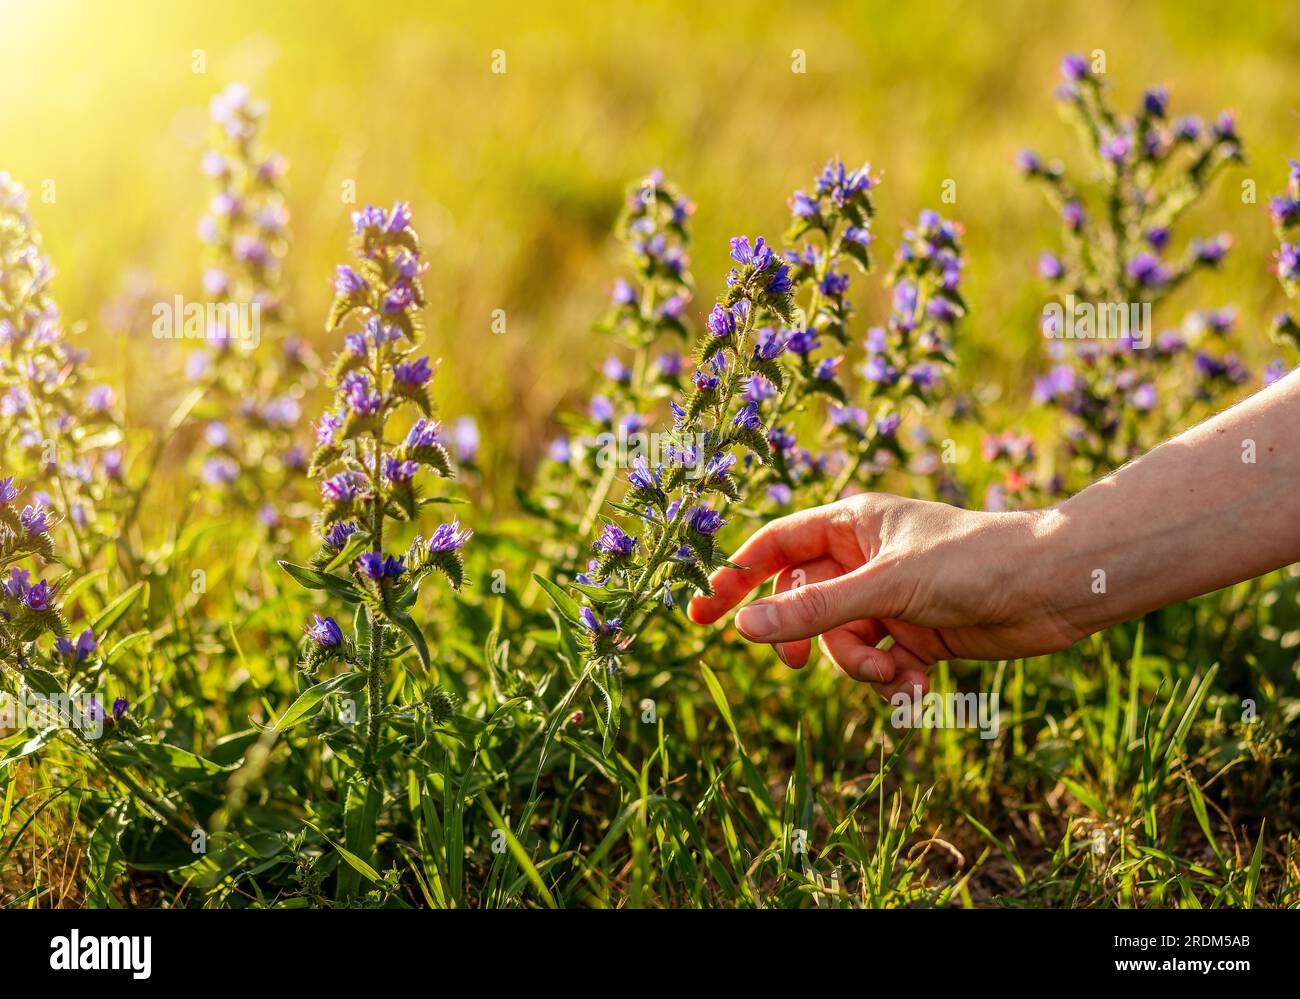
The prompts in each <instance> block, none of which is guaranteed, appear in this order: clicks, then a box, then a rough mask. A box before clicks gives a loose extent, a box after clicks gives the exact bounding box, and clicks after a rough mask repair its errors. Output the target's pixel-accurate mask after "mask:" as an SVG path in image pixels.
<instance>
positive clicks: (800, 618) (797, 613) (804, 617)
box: [793, 586, 830, 625]
mask: <svg viewBox="0 0 1300 999" xmlns="http://www.w3.org/2000/svg"><path fill="white" fill-rule="evenodd" d="M829 605H830V602H829V601H828V600H827V599H826V593H825V591H824V590H823V589H822V588H821V587H819V586H802V587H800V588H799V589H797V590H795V596H794V601H793V607H794V618H795V621H797V622H798V623H799V624H807V625H812V624H817V623H818V622H819V621H821V620H822V619H823V618H824V617H825V616H826V612H827V610H828V609H829Z"/></svg>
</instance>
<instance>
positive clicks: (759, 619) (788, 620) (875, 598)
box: [736, 566, 893, 644]
mask: <svg viewBox="0 0 1300 999" xmlns="http://www.w3.org/2000/svg"><path fill="white" fill-rule="evenodd" d="M885 588H886V584H885V582H884V580H883V579H882V578H881V575H880V573H879V572H878V571H876V570H875V569H873V568H872V567H870V566H862V567H861V568H860V569H855V570H854V571H853V572H850V573H846V574H845V575H843V576H839V577H837V578H835V579H831V580H827V581H826V582H824V583H806V584H805V585H803V586H797V587H794V588H793V589H790V590H787V591H786V592H784V593H777V594H773V595H772V596H770V597H767V598H766V599H763V600H755V601H754V602H753V603H752V604H748V605H746V606H745V607H743V608H741V610H740V612H739V613H738V614H737V615H736V627H737V628H738V629H739V630H740V633H741V634H742V635H744V636H745V637H746V638H748V639H749V640H750V641H753V642H767V643H769V644H770V643H773V642H795V641H799V640H800V639H805V638H815V637H816V636H818V635H823V634H825V633H826V632H828V631H831V630H832V629H834V628H838V627H840V625H844V624H848V623H849V622H850V621H862V620H867V619H869V618H880V617H889V616H891V614H890V611H889V605H890V604H892V603H893V601H890V600H888V598H887V595H886V592H885Z"/></svg>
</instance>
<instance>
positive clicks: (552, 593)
mask: <svg viewBox="0 0 1300 999" xmlns="http://www.w3.org/2000/svg"><path fill="white" fill-rule="evenodd" d="M533 579H535V580H537V585H538V586H540V587H541V588H542V589H543V590H545V591H546V595H547V596H548V597H550V598H551V603H553V604H555V607H556V609H557V610H558V611H559V612H560V613H561V614H563V615H564V617H565V618H566V619H567V620H569V621H572V622H573V623H574V624H581V623H582V618H581V617H579V614H580V613H581V611H582V608H581V607H579V606H578V603H577V601H575V600H574V599H573V598H572V597H571V596H569V595H568V594H567V593H565V592H564V590H563V589H561V588H560V586H559V585H558V584H556V583H553V582H551V580H549V579H547V578H546V577H545V576H540V575H538V574H537V573H533Z"/></svg>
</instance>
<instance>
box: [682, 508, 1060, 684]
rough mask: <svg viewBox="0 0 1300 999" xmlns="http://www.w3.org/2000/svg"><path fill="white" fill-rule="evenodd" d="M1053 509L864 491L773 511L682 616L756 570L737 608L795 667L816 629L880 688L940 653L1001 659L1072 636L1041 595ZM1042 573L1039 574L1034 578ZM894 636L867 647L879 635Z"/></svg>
mask: <svg viewBox="0 0 1300 999" xmlns="http://www.w3.org/2000/svg"><path fill="white" fill-rule="evenodd" d="M1053 521H1054V518H1053V511H1039V512H1033V513H983V512H976V511H971V510H961V509H958V508H956V507H951V506H947V505H946V504H942V503H929V502H924V501H921V500H910V499H903V498H901V497H897V496H890V495H886V494H881V493H868V494H864V495H859V496H853V497H850V498H848V499H844V500H840V501H839V502H837V503H832V504H829V505H827V506H821V507H816V508H814V509H811V510H803V511H801V512H799V513H795V514H791V515H790V516H788V517H782V518H780V519H778V520H774V521H772V522H771V523H769V524H767V525H765V526H764V527H763V528H761V529H760V530H759V531H757V532H756V533H755V534H754V535H753V536H752V537H750V538H749V540H748V541H746V542H745V543H744V545H742V546H741V548H740V550H739V551H738V552H736V554H735V555H734V556H733V557H732V561H733V562H735V563H737V564H738V565H740V566H743V568H739V569H719V570H718V571H717V572H715V573H714V574H713V576H712V578H711V583H712V585H713V595H712V596H707V597H706V596H700V597H696V598H695V599H694V600H693V601H692V602H691V606H690V615H691V619H692V620H693V621H695V622H696V623H697V624H711V623H713V622H714V621H717V620H718V619H719V618H720V617H722V616H723V615H724V614H726V612H727V611H729V610H731V609H732V608H733V607H735V606H736V605H737V604H739V603H740V602H741V600H743V599H744V598H745V596H746V595H747V594H748V593H749V592H750V591H751V590H753V589H755V588H756V587H758V586H760V585H761V584H762V583H764V582H765V581H766V580H768V579H770V578H772V577H773V576H775V577H776V583H775V586H774V590H773V595H772V596H770V597H767V598H765V599H761V600H756V601H754V602H753V603H751V604H749V605H748V606H746V607H744V608H742V609H741V610H740V612H739V613H737V615H736V622H735V623H736V627H737V629H739V631H740V633H741V634H742V635H743V636H744V637H745V638H747V639H748V640H750V641H751V642H763V643H766V644H771V645H774V646H775V647H776V650H777V654H778V655H779V656H780V657H781V660H782V661H783V662H784V663H785V664H786V665H788V666H791V667H793V668H794V669H799V668H802V667H803V666H804V665H805V664H806V663H807V661H808V656H809V654H810V652H811V639H813V638H817V639H818V640H819V644H820V646H821V648H822V651H823V652H824V653H825V654H826V655H827V656H828V657H829V658H830V659H831V660H832V661H833V662H834V663H835V664H836V665H837V666H839V667H840V669H842V670H843V671H844V672H845V673H847V674H848V675H849V676H851V677H853V678H854V679H855V680H860V681H863V682H865V683H871V684H874V685H875V686H876V688H877V690H879V691H880V692H881V693H882V694H883V695H884V696H885V697H890V696H892V694H893V693H894V692H896V691H898V690H908V691H909V692H911V690H912V688H914V687H917V686H919V687H920V688H921V690H922V691H924V690H925V689H927V687H928V685H929V681H928V671H929V669H930V667H931V666H932V665H934V663H936V662H938V661H939V660H941V659H959V658H960V659H1007V658H1015V657H1020V656H1029V655H1040V654H1043V653H1047V652H1053V651H1056V650H1058V649H1063V648H1067V647H1068V646H1070V645H1072V644H1073V643H1074V642H1075V641H1077V640H1078V639H1079V638H1080V637H1082V633H1080V632H1079V631H1078V630H1077V629H1075V628H1073V627H1072V626H1071V625H1070V624H1069V623H1068V622H1067V621H1066V620H1065V619H1064V618H1063V617H1062V616H1061V615H1060V614H1058V613H1057V612H1056V610H1055V609H1054V608H1053V606H1052V605H1051V601H1050V598H1049V597H1048V596H1047V594H1049V593H1050V592H1051V587H1050V586H1048V585H1046V583H1047V581H1048V580H1050V575H1051V571H1052V570H1051V558H1050V552H1051V550H1052V549H1051V545H1050V537H1051V534H1052V528H1053ZM1040 583H1041V584H1042V585H1039V584H1040ZM886 637H891V638H892V639H893V644H892V646H890V647H888V648H884V649H882V648H878V646H879V645H880V644H881V642H882V641H883V640H884V639H885V638H886Z"/></svg>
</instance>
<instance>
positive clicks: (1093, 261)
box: [1019, 56, 1249, 488]
mask: <svg viewBox="0 0 1300 999" xmlns="http://www.w3.org/2000/svg"><path fill="white" fill-rule="evenodd" d="M1061 74H1062V77H1063V80H1062V83H1061V84H1060V86H1059V88H1058V91H1057V96H1058V98H1059V100H1060V102H1061V105H1062V109H1063V112H1064V113H1065V114H1066V115H1067V117H1069V118H1071V119H1072V120H1073V121H1074V122H1075V123H1076V124H1077V125H1078V126H1079V129H1080V131H1081V134H1082V141H1083V145H1084V148H1085V151H1086V153H1087V156H1088V159H1089V167H1088V169H1089V170H1090V171H1091V172H1092V173H1093V174H1094V175H1095V178H1096V180H1095V183H1092V184H1088V185H1084V184H1080V183H1079V182H1078V181H1077V180H1071V179H1070V177H1069V176H1068V175H1067V173H1066V170H1065V168H1064V166H1062V165H1061V164H1060V163H1058V162H1045V161H1044V160H1042V159H1041V158H1040V157H1039V156H1038V155H1037V154H1035V153H1033V152H1031V151H1028V150H1026V151H1023V152H1022V153H1021V154H1020V156H1019V166H1020V169H1021V171H1022V172H1023V173H1024V174H1025V175H1026V176H1027V177H1029V178H1031V179H1033V180H1035V181H1037V182H1038V183H1039V184H1040V186H1041V187H1042V189H1043V191H1044V193H1045V194H1046V196H1047V200H1048V202H1049V203H1050V204H1051V205H1052V207H1053V208H1054V209H1055V211H1056V212H1057V213H1058V214H1059V216H1060V219H1061V222H1062V242H1061V246H1060V248H1059V249H1058V250H1049V251H1045V252H1044V253H1043V254H1042V256H1041V258H1040V260H1039V273H1040V275H1041V276H1042V277H1043V278H1044V279H1045V280H1047V281H1048V282H1049V283H1050V284H1051V285H1052V287H1053V288H1054V289H1055V290H1056V292H1057V294H1058V296H1059V297H1060V298H1061V299H1062V300H1063V301H1064V302H1065V303H1067V304H1070V303H1074V304H1075V305H1079V304H1082V305H1084V306H1086V308H1088V309H1093V310H1098V311H1096V312H1095V314H1096V315H1100V312H1099V310H1100V308H1101V307H1102V306H1116V307H1119V308H1122V309H1123V311H1124V313H1125V315H1124V318H1125V319H1128V318H1129V306H1130V305H1134V306H1138V307H1139V308H1141V307H1142V306H1149V307H1150V309H1151V314H1152V316H1153V317H1154V316H1156V315H1158V308H1157V307H1158V306H1159V305H1160V304H1161V303H1162V302H1163V301H1164V300H1165V299H1166V298H1167V297H1168V296H1169V295H1170V294H1171V293H1172V292H1173V291H1174V290H1175V289H1177V288H1179V287H1181V286H1182V285H1184V284H1185V283H1187V282H1188V281H1189V280H1190V279H1191V278H1192V277H1193V276H1194V275H1196V274H1197V273H1198V272H1201V271H1204V270H1206V269H1209V268H1215V267H1217V266H1219V264H1220V263H1221V261H1222V260H1223V258H1224V256H1225V255H1226V253H1227V252H1228V248H1229V246H1230V242H1231V241H1230V239H1229V237H1228V236H1227V235H1226V234H1220V235H1218V236H1215V237H1212V238H1195V239H1192V240H1190V241H1189V242H1187V243H1186V245H1185V247H1184V248H1183V249H1182V250H1181V251H1177V250H1176V249H1175V247H1176V240H1175V238H1174V234H1175V228H1176V226H1177V223H1178V222H1179V220H1180V219H1181V217H1182V215H1183V214H1184V213H1185V212H1186V211H1187V210H1188V209H1189V208H1190V207H1191V206H1192V205H1193V204H1195V203H1196V202H1197V201H1198V200H1199V199H1200V198H1201V197H1203V196H1204V195H1205V193H1206V192H1207V191H1208V190H1209V188H1210V186H1211V185H1212V184H1213V182H1214V181H1215V180H1216V179H1217V178H1218V176H1219V175H1220V174H1221V173H1222V172H1223V170H1224V169H1225V168H1227V167H1228V166H1229V165H1231V164H1234V163H1239V162H1241V161H1242V159H1243V156H1242V145H1241V139H1240V137H1239V136H1238V134H1237V129H1236V124H1235V121H1234V119H1233V117H1232V115H1231V114H1229V113H1227V112H1225V113H1223V114H1221V115H1220V116H1219V117H1218V118H1217V119H1216V120H1215V121H1214V122H1212V123H1210V124H1205V123H1202V122H1201V121H1200V120H1199V119H1198V118H1196V117H1193V116H1188V117H1183V118H1179V119H1176V120H1171V119H1170V117H1169V107H1168V105H1169V99H1168V94H1167V92H1166V90H1165V89H1164V88H1163V87H1153V88H1151V89H1149V90H1147V91H1146V92H1145V93H1144V94H1143V96H1142V100H1141V102H1140V105H1139V107H1138V108H1137V110H1136V112H1135V113H1134V114H1132V115H1121V114H1120V113H1118V112H1117V111H1116V110H1115V109H1114V107H1113V105H1112V104H1111V102H1110V100H1109V98H1108V96H1107V93H1106V88H1105V86H1104V85H1103V82H1102V79H1101V77H1100V76H1099V75H1098V74H1097V73H1095V72H1094V71H1093V70H1092V68H1091V67H1090V65H1089V63H1088V62H1087V61H1086V60H1085V59H1084V58H1083V57H1082V56H1067V57H1066V58H1065V60H1064V61H1063V63H1062V66H1061ZM1081 315H1084V314H1083V313H1081ZM1109 315H1115V316H1118V313H1116V312H1110V313H1109ZM1084 318H1085V322H1086V324H1087V325H1092V326H1094V327H1095V326H1096V325H1097V323H1096V321H1095V320H1093V319H1092V318H1091V317H1089V316H1086V315H1084ZM1233 318H1234V313H1233V311H1232V310H1231V309H1217V310H1210V311H1198V312H1194V313H1192V314H1191V315H1189V316H1188V317H1187V318H1186V320H1185V321H1184V322H1183V324H1182V330H1181V331H1180V332H1175V331H1170V330H1164V331H1159V332H1157V331H1156V330H1155V329H1154V328H1152V329H1150V330H1148V331H1147V333H1149V334H1150V335H1151V336H1152V338H1153V339H1152V342H1151V343H1149V344H1147V343H1143V342H1141V340H1142V339H1143V338H1142V337H1140V336H1139V331H1137V330H1135V329H1133V327H1132V325H1131V324H1130V326H1129V327H1128V335H1126V336H1117V335H1116V331H1115V330H1110V331H1109V338H1108V339H1093V338H1087V337H1088V336H1096V333H1095V332H1090V333H1088V334H1085V338H1083V339H1072V338H1071V336H1072V329H1067V328H1062V327H1064V326H1065V325H1066V323H1069V324H1070V326H1071V327H1072V328H1074V329H1073V332H1074V333H1075V334H1078V333H1079V330H1078V329H1077V328H1075V327H1076V325H1077V324H1076V321H1075V320H1076V317H1075V315H1074V313H1073V312H1064V311H1063V312H1062V313H1060V314H1048V315H1047V316H1046V317H1045V323H1044V329H1043V332H1044V334H1045V335H1046V336H1047V337H1049V338H1050V341H1051V346H1050V354H1051V357H1052V359H1053V366H1052V368H1051V370H1050V371H1049V373H1048V374H1046V375H1045V376H1044V377H1042V378H1041V379H1039V381H1038V382H1037V384H1036V386H1035V398H1036V400H1037V401H1039V402H1042V403H1047V404H1050V405H1054V406H1057V407H1059V408H1060V409H1062V410H1063V411H1064V412H1065V414H1066V415H1067V416H1068V421H1067V423H1066V435H1067V440H1068V444H1069V449H1070V453H1071V455H1072V456H1073V458H1074V459H1075V461H1074V464H1075V465H1076V466H1077V467H1078V468H1079V470H1080V471H1081V472H1082V473H1083V476H1084V477H1085V478H1088V479H1090V478H1091V477H1093V476H1095V475H1097V474H1099V473H1102V472H1105V471H1109V470H1110V469H1112V468H1114V467H1117V466H1118V465H1119V464H1122V463H1123V462H1124V461H1126V460H1127V459H1129V458H1130V457H1132V456H1133V455H1135V454H1137V453H1138V452H1139V451H1140V450H1142V449H1143V448H1144V447H1146V446H1149V445H1150V444H1151V443H1152V441H1153V439H1154V438H1155V437H1157V436H1160V435H1163V434H1164V433H1165V432H1166V431H1167V430H1168V429H1169V428H1170V427H1172V426H1173V425H1175V424H1177V423H1179V422H1180V421H1182V420H1185V419H1186V417H1187V408H1188V407H1187V404H1188V402H1189V400H1190V401H1204V400H1209V399H1213V398H1217V397H1218V396H1220V395H1222V394H1223V393H1224V392H1225V391H1228V390H1230V389H1231V388H1232V387H1234V386H1235V385H1238V384H1240V383H1242V382H1243V381H1245V380H1247V379H1248V378H1249V375H1248V374H1247V372H1246V371H1245V369H1244V368H1243V367H1242V366H1241V364H1240V362H1239V361H1238V360H1237V359H1236V357H1235V356H1234V355H1232V354H1231V353H1228V352H1225V345H1226V341H1227V338H1228V334H1229V333H1230V331H1231V328H1232V324H1233ZM1152 323H1153V327H1154V325H1155V320H1154V318H1153V320H1152ZM1176 359H1182V360H1183V361H1184V362H1185V363H1184V364H1183V365H1175V364H1174V363H1172V362H1174V361H1175V360H1176ZM1188 382H1190V383H1191V384H1192V386H1193V387H1192V390H1191V392H1190V393H1188V397H1184V398H1179V397H1178V396H1177V394H1176V389H1177V388H1179V387H1181V386H1183V385H1185V384H1186V383H1188ZM1057 482H1058V483H1059V484H1060V485H1061V486H1062V487H1065V488H1068V486H1069V483H1068V481H1066V479H1065V478H1064V477H1062V478H1059V479H1057Z"/></svg>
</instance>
